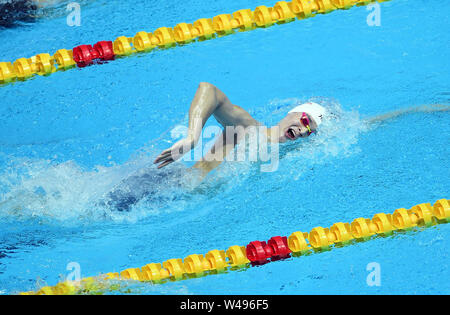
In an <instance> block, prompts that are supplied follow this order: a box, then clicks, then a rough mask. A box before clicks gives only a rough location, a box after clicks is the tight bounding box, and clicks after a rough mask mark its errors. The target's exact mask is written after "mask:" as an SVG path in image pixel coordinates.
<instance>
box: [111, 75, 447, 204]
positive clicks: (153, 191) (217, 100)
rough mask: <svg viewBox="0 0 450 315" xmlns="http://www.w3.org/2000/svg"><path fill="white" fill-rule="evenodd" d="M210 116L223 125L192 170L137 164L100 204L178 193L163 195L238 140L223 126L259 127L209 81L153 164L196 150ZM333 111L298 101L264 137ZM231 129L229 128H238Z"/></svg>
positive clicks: (311, 128)
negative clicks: (180, 135)
mask: <svg viewBox="0 0 450 315" xmlns="http://www.w3.org/2000/svg"><path fill="white" fill-rule="evenodd" d="M449 109H450V107H449V106H445V105H437V104H434V105H423V106H417V107H409V108H405V109H401V110H397V111H393V112H390V113H387V114H383V115H380V116H377V117H373V118H369V119H367V120H366V121H367V123H368V124H369V125H371V124H374V123H380V122H384V121H386V120H389V119H394V118H397V117H399V116H402V115H405V114H410V113H415V112H423V113H426V112H437V111H448V110H449ZM211 116H214V117H215V118H216V120H217V121H218V122H219V123H220V124H221V125H222V126H223V127H224V130H223V131H222V133H221V134H220V136H219V137H218V138H217V140H216V141H215V143H214V145H213V146H212V148H211V149H210V150H209V151H208V153H206V154H205V155H204V156H203V157H202V158H201V160H200V161H198V162H196V163H195V164H194V166H193V169H189V168H184V167H174V168H169V169H167V170H165V171H156V170H155V169H153V168H151V167H148V168H144V169H141V170H139V171H138V172H136V173H134V174H133V175H131V176H129V177H127V178H126V179H125V180H123V181H122V182H121V183H120V184H119V185H117V186H116V188H115V189H113V191H111V192H110V193H108V194H107V196H106V198H105V202H104V204H106V205H108V206H109V207H110V208H111V209H115V210H118V211H129V210H130V209H131V207H133V206H134V205H136V204H137V203H138V202H139V201H141V200H143V199H146V200H147V201H148V202H156V203H161V202H162V200H163V199H167V200H171V198H172V199H174V198H175V199H176V198H178V196H172V195H169V196H166V194H165V193H166V192H167V191H170V189H168V187H171V188H176V190H177V191H178V190H179V191H183V187H185V186H186V187H187V188H188V190H190V189H191V188H195V187H196V183H197V184H198V183H200V182H201V180H202V179H203V178H204V177H205V176H206V175H207V174H208V173H209V172H211V171H212V170H213V169H215V168H216V167H218V166H219V165H220V164H221V162H222V161H223V160H224V159H225V157H226V156H227V155H228V154H229V153H231V151H232V150H233V149H234V148H235V147H236V145H238V144H239V142H240V140H242V138H243V135H242V134H240V133H239V132H236V133H231V134H229V133H228V132H227V131H226V130H228V128H227V127H230V126H231V127H233V128H234V127H244V128H247V127H263V125H262V124H261V123H260V122H258V121H257V120H256V119H254V118H253V117H252V116H251V115H250V114H249V113H248V112H247V111H245V110H244V109H243V108H241V107H239V106H237V105H234V104H232V103H231V101H230V100H229V99H228V97H227V96H226V95H225V94H224V93H223V92H222V91H220V90H219V89H218V88H217V87H215V86H214V85H212V84H210V83H200V86H199V88H198V90H197V92H196V94H195V97H194V99H193V101H192V103H191V107H190V110H189V125H188V131H187V135H186V137H185V138H184V139H182V140H180V141H178V142H176V143H175V144H174V145H172V146H171V147H170V148H168V149H166V150H164V151H163V152H162V153H161V154H159V155H158V156H157V157H156V159H155V160H154V164H157V165H158V169H161V168H164V167H166V166H167V165H169V164H171V163H173V162H175V161H176V160H179V159H181V157H182V156H183V155H185V154H187V153H188V152H189V151H191V150H192V149H194V147H195V146H196V145H197V144H199V140H200V137H201V134H202V130H203V127H204V126H205V124H206V122H207V120H208V119H209V118H210V117H211ZM334 116H335V115H333V113H331V112H330V111H329V110H327V109H326V108H324V107H323V106H320V105H319V104H316V103H312V102H309V103H305V104H302V105H299V106H296V107H294V108H293V109H292V110H290V111H289V112H288V113H287V115H286V116H285V117H284V118H283V119H281V121H280V122H279V123H278V124H277V125H275V126H273V127H271V128H267V129H266V131H267V139H268V141H270V142H271V143H284V142H294V141H296V140H299V139H300V138H306V137H309V136H310V135H311V134H313V133H315V132H317V130H318V127H319V126H320V125H321V124H322V123H323V121H324V119H330V120H331V119H332V118H333V117H334ZM233 128H231V129H232V130H239V129H237V128H235V129H233ZM262 129H263V130H264V128H262ZM197 179H200V181H198V180H197ZM190 180H193V182H194V184H193V185H190V184H189V183H188V182H189V181H190ZM189 187H190V188H189Z"/></svg>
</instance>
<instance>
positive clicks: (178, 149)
mask: <svg viewBox="0 0 450 315" xmlns="http://www.w3.org/2000/svg"><path fill="white" fill-rule="evenodd" d="M325 115H326V109H325V108H324V107H323V106H320V105H319V104H316V103H311V102H310V103H305V104H302V105H300V106H297V107H295V108H294V109H292V110H291V111H289V113H288V114H287V115H286V117H284V118H283V119H282V120H281V121H280V122H279V123H278V124H277V125H276V126H273V127H271V128H267V139H268V141H270V142H271V143H284V142H287V141H296V140H298V139H300V138H306V137H308V136H310V135H311V134H313V133H315V132H316V131H317V128H318V126H319V125H320V124H321V123H322V120H323V118H324V116H325ZM211 116H214V117H215V118H216V120H217V121H218V122H219V123H220V124H221V125H222V126H223V127H224V128H225V129H226V128H228V127H234V128H235V129H234V130H238V129H236V127H243V128H248V127H252V126H262V124H261V123H260V122H258V121H257V120H255V119H254V118H253V117H252V116H251V115H250V114H249V113H248V112H247V111H245V110H244V109H243V108H241V107H239V106H237V105H234V104H232V103H231V101H230V100H229V99H228V97H227V96H226V95H225V94H224V93H223V92H222V91H220V90H219V89H218V88H217V87H215V86H214V85H212V84H210V83H205V82H202V83H200V86H199V88H198V90H197V93H196V94H195V97H194V100H193V101H192V104H191V107H190V110H189V128H188V133H187V136H186V138H184V139H182V140H180V141H178V142H177V143H175V144H174V145H173V146H172V147H170V148H169V149H167V150H164V151H163V152H162V153H161V154H160V155H159V156H158V157H157V158H156V159H155V161H154V163H155V164H158V168H162V167H165V166H167V165H169V164H171V163H173V162H174V161H176V160H178V159H180V158H181V157H182V156H183V155H184V154H186V153H188V152H189V151H190V150H192V149H193V148H194V147H195V146H196V145H197V144H198V142H199V139H200V136H201V133H202V130H203V127H204V126H205V124H206V122H207V120H208V119H209V118H210V117H211ZM241 139H242V134H240V133H238V132H233V133H231V134H230V133H229V132H226V131H225V130H224V131H223V132H222V134H221V135H220V136H219V137H218V139H217V140H216V142H215V143H214V145H213V147H212V148H211V150H210V151H209V152H208V153H207V154H206V155H205V156H204V157H203V158H202V160H201V161H199V162H197V163H196V164H195V165H194V166H193V167H194V168H196V169H200V170H201V171H202V175H203V176H205V175H206V174H208V173H209V172H210V171H212V170H213V169H215V168H216V167H217V166H219V165H220V163H221V162H222V161H223V160H224V159H225V157H226V156H227V155H228V154H229V153H230V152H231V151H232V150H233V149H234V148H235V146H236V145H238V143H239V142H240V140H241Z"/></svg>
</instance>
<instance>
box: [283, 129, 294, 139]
mask: <svg viewBox="0 0 450 315" xmlns="http://www.w3.org/2000/svg"><path fill="white" fill-rule="evenodd" d="M285 135H286V137H287V138H289V139H291V140H295V138H296V136H295V131H294V129H292V128H289V129H288V130H286V133H285Z"/></svg>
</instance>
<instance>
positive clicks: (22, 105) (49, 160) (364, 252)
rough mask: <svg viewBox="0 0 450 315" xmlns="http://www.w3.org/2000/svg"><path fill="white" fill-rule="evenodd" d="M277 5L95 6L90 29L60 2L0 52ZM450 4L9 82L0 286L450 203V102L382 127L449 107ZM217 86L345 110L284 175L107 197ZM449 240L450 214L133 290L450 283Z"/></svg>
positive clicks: (402, 8)
mask: <svg viewBox="0 0 450 315" xmlns="http://www.w3.org/2000/svg"><path fill="white" fill-rule="evenodd" d="M275 2H276V1H269V0H235V1H225V0H217V1H214V2H211V3H207V2H206V1H200V0H190V1H183V2H180V1H175V0H154V1H144V0H139V1H133V3H131V2H125V1H101V0H98V1H83V3H82V4H83V5H82V26H81V27H68V26H67V25H66V17H65V14H64V11H63V8H61V7H60V8H58V9H56V10H54V12H53V11H52V14H50V15H49V16H47V17H45V18H43V19H41V20H39V22H37V23H35V24H25V25H22V26H20V27H16V28H11V29H1V30H0V41H1V43H2V45H1V46H0V60H1V61H13V60H15V59H17V58H19V57H30V56H32V55H35V54H37V53H41V52H49V53H51V54H53V53H54V52H55V51H56V50H57V49H60V48H67V49H70V48H72V47H75V46H77V45H80V44H88V43H89V44H93V43H96V42H97V41H99V40H113V39H115V38H116V37H118V36H120V35H127V36H133V35H134V34H135V33H137V32H138V31H140V30H146V31H152V30H154V29H156V28H158V27H160V26H174V25H176V24H178V23H180V22H193V21H195V20H197V19H199V18H201V17H213V16H215V15H217V14H221V13H232V12H234V11H236V10H238V9H242V8H251V9H254V8H255V7H256V6H258V5H261V4H265V5H270V6H272V5H274V4H275ZM449 9H450V6H449V4H448V3H443V2H442V1H440V0H428V1H419V0H418V1H407V0H393V1H391V2H386V3H382V4H381V23H382V25H381V26H380V27H369V26H368V25H367V23H366V18H367V15H368V14H369V13H370V12H369V11H367V10H366V8H365V7H355V8H352V9H351V10H349V11H336V12H333V13H331V14H328V15H318V16H316V17H314V18H311V19H308V20H304V21H296V22H294V23H289V24H285V25H276V26H274V27H271V28H268V29H257V30H254V31H251V32H245V33H239V34H235V35H232V36H227V37H223V38H219V39H215V40H211V41H206V42H200V43H194V44H191V45H185V46H181V47H176V48H175V49H169V50H155V51H153V52H151V53H148V54H139V55H134V56H132V57H129V58H123V59H118V60H116V61H114V62H111V63H108V64H105V65H97V66H92V67H88V68H84V69H74V70H70V71H66V72H58V73H55V74H53V75H51V76H49V77H45V78H43V77H35V78H33V79H31V80H28V81H26V82H18V83H15V84H11V85H6V86H1V87H0V99H1V100H2V101H1V104H0V293H2V294H12V293H16V292H19V291H25V290H34V289H36V288H38V286H41V285H45V284H49V285H54V284H56V283H57V282H58V281H59V280H60V279H61V277H64V276H65V275H67V274H68V271H67V270H66V267H67V264H68V263H70V262H77V263H79V264H80V266H81V273H82V276H83V277H87V276H95V275H98V274H100V273H104V272H117V271H121V270H124V269H127V268H130V267H140V266H143V265H145V264H147V263H150V262H162V261H165V260H167V259H170V258H184V257H186V256H188V255H189V254H193V253H198V254H201V253H206V252H208V251H209V250H212V249H226V248H228V247H229V246H231V245H242V246H243V245H246V244H247V243H248V242H250V241H253V240H257V239H258V240H267V239H269V238H270V237H272V236H275V235H289V234H290V233H292V232H294V231H299V230H301V231H309V230H310V229H311V228H313V227H316V226H324V227H325V226H330V225H332V224H333V223H335V222H340V221H342V222H350V221H352V220H353V219H355V218H357V217H361V216H363V217H371V216H372V215H374V214H375V213H378V212H387V213H392V212H393V211H394V210H395V209H397V208H401V207H405V208H410V207H411V206H414V205H416V204H419V203H422V202H432V203H434V202H435V201H436V200H438V199H441V198H449V187H450V172H449V167H448V166H449V156H450V151H449V134H450V124H449V123H448V121H449V112H448V111H447V112H429V113H422V112H419V113H412V114H409V115H404V116H400V117H398V118H396V119H392V120H389V121H386V122H383V123H379V124H376V125H368V124H367V123H366V119H367V118H369V117H373V116H377V115H381V114H384V113H388V112H392V111H396V110H399V109H407V108H410V107H412V106H418V105H423V104H443V105H449V104H450V90H449V84H450V65H449V58H448V55H449V39H450V36H449V33H448V29H449V26H450V21H449V19H448V14H449V13H450V10H449ZM201 81H207V82H211V83H213V84H215V85H216V86H218V87H219V88H220V89H222V90H223V91H224V92H225V93H226V94H227V95H228V96H229V98H230V99H231V100H232V102H234V103H236V104H238V105H240V106H242V107H244V108H245V109H247V110H248V111H249V112H250V113H251V114H252V115H254V117H255V118H256V119H258V120H260V121H262V122H264V123H266V124H275V123H276V122H277V121H278V120H279V119H280V118H282V117H283V116H284V114H285V113H286V111H287V110H288V109H289V108H291V107H292V106H293V104H296V103H298V102H301V101H306V100H310V99H313V100H316V101H318V102H321V103H322V104H324V105H326V106H328V107H330V108H333V110H334V111H335V112H338V113H339V115H340V118H339V120H338V121H335V122H334V123H332V122H330V123H328V124H326V125H325V127H324V129H323V131H322V132H321V133H320V134H317V135H314V136H313V137H311V138H310V139H308V140H306V141H304V142H302V143H300V144H299V145H297V146H296V147H295V148H294V150H291V151H289V152H288V153H287V154H286V155H285V156H284V157H283V158H282V159H281V160H280V165H279V169H278V170H277V171H276V172H273V173H261V172H260V171H259V167H258V166H257V165H255V164H254V163H246V162H244V163H227V164H224V165H222V167H221V168H219V169H218V170H217V171H216V172H214V173H213V174H212V176H211V177H209V178H208V179H207V180H206V182H205V183H204V184H203V185H202V190H201V191H200V192H197V193H194V194H192V193H189V192H187V191H186V190H185V189H183V188H180V187H177V186H174V185H170V183H169V184H164V185H162V187H158V188H157V190H156V191H155V192H154V194H153V195H152V196H151V198H150V197H149V198H147V199H144V200H142V201H141V202H139V203H138V204H137V205H136V206H134V207H133V208H132V209H131V211H129V212H118V211H114V210H111V209H109V208H107V207H102V206H101V205H99V203H98V201H99V200H101V199H102V198H103V197H104V196H105V193H107V192H108V191H110V190H111V189H113V188H114V187H117V185H119V184H120V182H121V181H122V180H124V179H126V178H127V177H128V176H129V175H130V174H133V173H135V172H137V171H139V170H141V169H147V168H149V169H150V170H149V171H150V172H155V170H154V169H152V166H151V162H152V160H153V159H154V158H155V157H156V155H157V154H159V153H160V152H161V151H162V150H163V149H166V148H167V147H168V146H170V144H171V143H173V139H172V137H171V133H170V132H168V131H170V130H172V129H173V128H174V127H176V126H179V125H183V124H184V125H185V124H186V113H187V111H188V109H189V105H190V102H191V100H192V97H193V96H194V93H195V90H196V88H197V86H198V84H199V82H201ZM183 164H184V165H183ZM189 165H190V164H189V163H184V162H182V163H177V164H176V165H174V166H172V167H171V168H172V169H173V170H177V169H180V168H183V167H186V166H189ZM449 238H450V226H449V225H440V226H435V227H432V228H429V229H426V230H423V231H422V230H417V231H414V232H409V233H402V234H396V235H395V236H392V237H387V238H377V239H374V240H372V241H369V242H365V243H357V244H355V245H353V246H348V247H344V248H336V249H333V250H332V251H329V252H324V253H320V254H314V255H310V256H305V257H299V258H290V259H287V260H284V261H278V262H274V263H270V264H267V265H263V266H259V267H255V268H250V269H248V270H245V271H235V272H229V273H226V274H222V275H212V276H208V277H204V278H198V279H190V280H185V281H181V282H173V283H166V284H164V285H155V286H154V285H150V284H145V283H130V284H129V286H128V287H126V288H124V290H130V292H132V293H145V294H230V293H231V294H233V293H234V294H248V293H256V294H258V293H261V294H303V293H306V294H316V293H325V294H327V293H338V294H341V293H354V294H366V293H376V294H405V293H408V294H421V293H422V294H423V293H445V294H448V293H450V286H449V284H448V279H449V278H450V274H449V271H448V258H449V257H448V253H449V249H450V245H449V244H450V242H449ZM371 262H377V263H379V264H380V266H381V277H382V278H381V279H382V283H381V286H380V287H370V286H368V285H367V283H366V277H367V276H368V274H369V272H368V271H367V270H366V266H367V264H369V263H371ZM112 293H113V294H115V293H120V292H112Z"/></svg>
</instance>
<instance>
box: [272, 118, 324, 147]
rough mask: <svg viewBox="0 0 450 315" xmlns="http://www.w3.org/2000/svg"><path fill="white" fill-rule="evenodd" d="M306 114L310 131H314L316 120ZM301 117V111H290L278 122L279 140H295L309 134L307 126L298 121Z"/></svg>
mask: <svg viewBox="0 0 450 315" xmlns="http://www.w3.org/2000/svg"><path fill="white" fill-rule="evenodd" d="M306 115H307V116H308V118H309V122H310V126H309V127H310V128H311V131H312V132H315V131H316V129H317V124H316V122H315V121H314V119H313V118H312V117H311V116H310V115H308V114H306ZM301 117H302V113H290V114H287V116H286V117H284V118H283V119H282V120H281V121H280V122H279V123H278V128H279V142H281V143H283V142H286V141H295V140H297V139H299V138H306V137H308V136H309V134H310V133H309V131H308V128H306V126H305V125H303V124H302V123H301V121H300V119H301Z"/></svg>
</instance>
